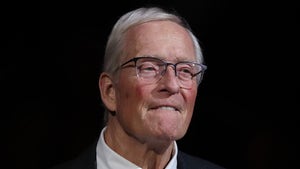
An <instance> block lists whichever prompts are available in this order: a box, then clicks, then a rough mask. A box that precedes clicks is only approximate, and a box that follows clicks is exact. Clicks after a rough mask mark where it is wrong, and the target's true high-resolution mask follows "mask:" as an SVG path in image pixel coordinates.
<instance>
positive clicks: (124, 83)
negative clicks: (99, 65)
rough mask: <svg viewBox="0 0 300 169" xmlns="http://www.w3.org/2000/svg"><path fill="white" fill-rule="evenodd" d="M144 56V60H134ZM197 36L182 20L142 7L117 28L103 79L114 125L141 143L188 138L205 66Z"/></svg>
mask: <svg viewBox="0 0 300 169" xmlns="http://www.w3.org/2000/svg"><path fill="white" fill-rule="evenodd" d="M133 58H139V59H133ZM202 63H203V58H202V53H201V49H200V46H199V44H198V41H197V39H196V37H195V36H194V35H193V34H192V32H191V30H190V29H189V27H188V26H187V24H186V23H185V22H184V21H183V20H182V18H180V17H178V16H176V15H173V14H170V13H166V12H165V11H163V10H161V9H159V8H140V9H137V10H135V11H132V12H130V13H127V14H125V15H124V16H122V17H121V18H120V19H119V20H118V22H117V23H116V24H115V26H114V28H113V30H112V32H111V34H110V37H109V40H108V43H107V48H106V53H105V58H104V70H103V73H102V74H101V76H100V79H99V87H100V91H101V98H102V101H103V103H104V104H105V106H106V109H107V110H108V111H109V112H111V114H110V116H109V118H108V125H113V126H114V127H115V128H116V129H117V130H121V131H122V132H124V133H126V134H127V135H129V136H130V137H134V138H135V139H137V140H139V141H140V142H146V141H150V142H153V143H156V142H169V141H173V140H178V139H180V138H182V137H183V136H184V134H185V133H186V131H187V129H188V126H189V124H190V121H191V117H192V114H193V110H194V105H195V100H196V96H197V87H198V84H199V83H200V81H201V76H202V75H203V73H204V70H205V66H204V65H202Z"/></svg>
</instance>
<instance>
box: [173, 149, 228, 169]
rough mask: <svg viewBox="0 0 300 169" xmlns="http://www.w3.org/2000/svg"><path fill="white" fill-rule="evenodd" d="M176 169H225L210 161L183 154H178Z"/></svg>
mask: <svg viewBox="0 0 300 169" xmlns="http://www.w3.org/2000/svg"><path fill="white" fill-rule="evenodd" d="M177 160H178V168H179V169H199V168H201V169H225V168H224V167H222V166H219V165H218V164H215V163H212V162H211V161H208V160H205V159H202V158H200V157H196V156H193V155H190V154H187V153H185V152H182V151H179V152H178V157H177Z"/></svg>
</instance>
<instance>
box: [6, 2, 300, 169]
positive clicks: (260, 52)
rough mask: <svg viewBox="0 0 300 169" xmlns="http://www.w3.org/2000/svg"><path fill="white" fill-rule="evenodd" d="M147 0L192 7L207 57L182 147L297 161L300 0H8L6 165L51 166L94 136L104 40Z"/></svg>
mask: <svg viewBox="0 0 300 169" xmlns="http://www.w3.org/2000/svg"><path fill="white" fill-rule="evenodd" d="M144 4H148V5H151V4H155V5H160V6H162V7H168V8H173V9H175V10H176V11H177V12H178V13H179V14H181V15H182V16H183V17H185V18H186V20H187V21H188V22H189V23H190V26H191V27H192V29H193V30H194V33H195V34H196V36H197V37H198V38H199V40H200V43H201V45H202V48H203V53H204V57H205V61H206V64H207V66H208V69H207V71H206V74H205V76H204V80H203V82H202V84H201V85H200V87H199V95H198V99H197V104H196V107H195V113H194V117H193V120H192V123H191V127H190V129H189V131H188V133H187V135H186V137H185V138H183V139H182V140H180V141H178V145H179V147H180V149H181V150H183V151H186V152H188V153H190V154H193V155H197V156H200V157H202V158H205V159H208V160H210V161H212V162H215V163H218V164H220V165H222V166H224V167H226V168H228V169H240V168H243V169H271V168H272V169H277V168H286V169H294V168H297V164H296V162H297V160H298V158H299V155H298V154H299V152H298V151H299V150H298V146H299V143H298V142H299V139H298V135H299V131H298V127H297V125H298V124H297V123H299V119H298V118H297V113H299V109H298V104H299V103H298V91H297V88H298V86H297V82H298V80H299V70H298V68H299V64H298V62H296V61H297V60H298V57H299V52H298V48H299V36H298V35H299V33H298V32H299V28H300V27H299V17H298V16H299V8H298V6H296V4H293V3H291V2H288V1H277V2H273V1H230V0H223V1H221V0H202V1H201V0H200V1H189V0H185V1H179V0H177V1H175V0H173V1H172V0H166V1H158V0H157V1H150V0H148V1H146V0H145V1H138V0H135V1H134V0H130V1H119V2H118V1H94V0H86V1H71V0H67V1H57V0H54V1H41V2H38V1H30V2H28V1H20V2H18V1H9V2H1V7H0V8H1V30H2V31H1V43H2V44H1V58H0V64H1V74H0V75H1V76H0V78H1V81H0V82H1V89H0V92H1V93H0V95H1V108H0V111H1V116H2V117H1V125H3V127H1V128H2V129H4V131H3V132H2V133H1V135H2V136H1V142H3V143H2V144H1V147H2V148H1V149H2V152H1V154H2V155H4V158H2V160H3V162H4V163H3V164H2V165H5V164H7V165H9V167H8V168H14V169H21V168H22V169H45V168H48V167H50V166H52V165H55V164H57V163H60V162H63V161H65V160H68V159H71V158H73V157H75V156H76V155H78V154H79V153H80V152H81V151H82V150H83V149H85V148H86V147H87V146H88V145H89V144H90V143H92V142H94V141H95V139H96V138H97V137H98V134H99V130H100V127H101V122H102V112H103V107H102V103H101V100H100V97H99V90H98V86H97V83H98V76H99V70H100V69H101V68H100V67H101V60H102V56H103V53H104V48H105V42H106V40H107V37H108V34H109V32H110V30H111V28H112V26H113V24H114V23H115V22H116V20H117V19H118V18H119V17H120V16H121V15H122V14H124V13H125V12H127V11H129V10H131V9H134V8H136V7H139V6H140V5H144ZM3 150H4V151H3ZM298 168H299V166H298Z"/></svg>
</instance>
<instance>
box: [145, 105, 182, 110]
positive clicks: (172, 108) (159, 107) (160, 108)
mask: <svg viewBox="0 0 300 169" xmlns="http://www.w3.org/2000/svg"><path fill="white" fill-rule="evenodd" d="M151 109H152V110H171V111H179V109H178V108H176V107H174V106H157V107H153V108H151Z"/></svg>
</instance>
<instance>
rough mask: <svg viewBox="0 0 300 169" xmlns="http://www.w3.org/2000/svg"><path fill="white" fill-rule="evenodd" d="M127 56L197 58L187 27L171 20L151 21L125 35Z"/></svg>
mask: <svg viewBox="0 0 300 169" xmlns="http://www.w3.org/2000/svg"><path fill="white" fill-rule="evenodd" d="M125 51H126V56H125V57H126V58H132V57H136V56H143V55H151V56H157V57H160V58H161V59H165V60H195V49H194V45H193V41H192V39H191V37H190V35H189V33H188V32H187V30H186V29H185V28H183V27H182V26H180V25H178V24H177V23H175V22H171V21H151V22H147V23H143V24H140V25H137V26H134V27H132V28H130V29H129V30H128V31H127V32H126V35H125Z"/></svg>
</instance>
